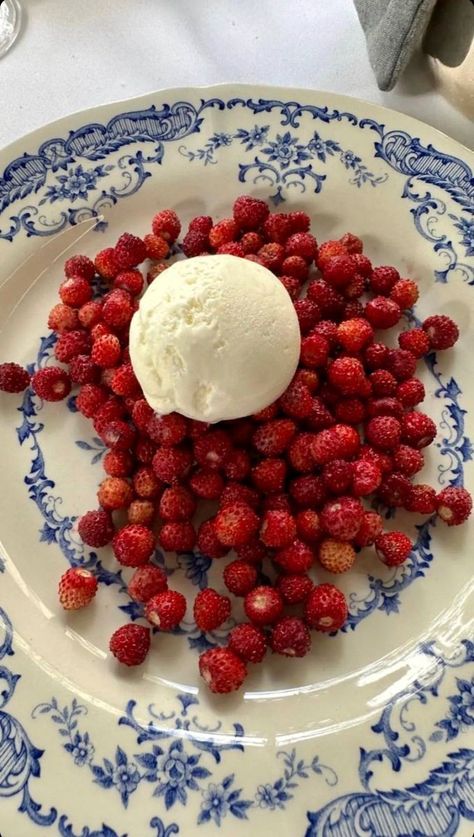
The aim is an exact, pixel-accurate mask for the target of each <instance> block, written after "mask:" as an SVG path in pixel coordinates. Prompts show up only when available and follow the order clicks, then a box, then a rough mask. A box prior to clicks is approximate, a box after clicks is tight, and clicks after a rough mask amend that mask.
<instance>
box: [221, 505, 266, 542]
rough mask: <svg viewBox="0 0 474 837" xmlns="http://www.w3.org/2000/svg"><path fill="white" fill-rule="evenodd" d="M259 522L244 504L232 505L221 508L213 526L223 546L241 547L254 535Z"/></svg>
mask: <svg viewBox="0 0 474 837" xmlns="http://www.w3.org/2000/svg"><path fill="white" fill-rule="evenodd" d="M259 524H260V521H259V518H258V517H257V515H256V514H255V512H254V511H253V510H252V509H251V508H250V506H247V505H246V504H245V503H234V504H232V505H228V506H225V507H224V508H221V509H220V510H219V512H218V513H217V515H216V518H215V521H214V526H215V531H216V535H217V537H218V539H219V540H220V542H221V543H222V544H223V545H224V546H229V547H235V546H243V545H244V544H245V543H248V541H250V540H251V539H252V537H253V536H254V535H255V534H256V532H257V529H258V527H259Z"/></svg>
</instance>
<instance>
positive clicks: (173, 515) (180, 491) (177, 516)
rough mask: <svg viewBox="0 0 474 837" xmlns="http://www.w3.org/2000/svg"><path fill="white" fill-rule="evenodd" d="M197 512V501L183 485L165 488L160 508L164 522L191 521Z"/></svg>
mask: <svg viewBox="0 0 474 837" xmlns="http://www.w3.org/2000/svg"><path fill="white" fill-rule="evenodd" d="M135 490H136V489H135ZM195 511H196V500H195V499H194V497H193V495H192V494H191V493H190V492H189V491H188V490H187V489H186V488H184V487H183V486H181V485H172V486H170V488H165V490H164V492H163V494H162V495H161V499H160V503H159V506H158V512H159V515H160V517H161V518H162V520H164V521H166V522H168V521H171V522H173V521H178V520H191V518H192V516H193V514H194V512H195Z"/></svg>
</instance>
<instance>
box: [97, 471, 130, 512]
mask: <svg viewBox="0 0 474 837" xmlns="http://www.w3.org/2000/svg"><path fill="white" fill-rule="evenodd" d="M97 498H98V500H99V503H100V505H101V506H102V507H103V508H104V509H105V510H106V511H115V510H116V509H123V508H126V506H128V504H129V503H131V501H132V499H133V491H132V488H131V486H130V484H129V483H128V482H127V480H125V479H122V478H120V477H106V478H105V480H103V481H102V482H101V484H100V485H99V490H98V492H97Z"/></svg>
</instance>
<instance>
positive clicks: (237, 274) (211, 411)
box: [130, 255, 301, 422]
mask: <svg viewBox="0 0 474 837" xmlns="http://www.w3.org/2000/svg"><path fill="white" fill-rule="evenodd" d="M300 339H301V338H300V330H299V324H298V319H297V316H296V313H295V309H294V307H293V303H292V301H291V299H290V297H289V295H288V293H287V291H286V290H285V288H284V287H283V285H282V284H281V282H279V280H278V279H277V278H276V277H275V276H274V275H273V273H271V272H270V271H269V270H267V268H265V267H263V266H262V265H259V264H256V263H255V262H252V261H249V260H247V259H240V258H237V257H236V256H228V255H216V256H196V257H195V258H192V259H184V260H183V261H178V262H175V264H173V265H171V266H170V267H169V268H167V270H165V271H164V272H163V273H161V274H160V275H159V276H158V277H157V278H156V279H155V280H154V282H153V283H152V284H151V285H150V286H149V288H148V289H147V291H146V292H145V294H144V295H143V297H142V299H141V300H140V306H139V309H138V311H137V312H136V313H135V315H134V317H133V319H132V323H131V327H130V359H131V363H132V366H133V369H134V371H135V375H136V376H137V378H138V380H139V382H140V384H141V386H142V389H143V393H144V396H145V398H146V400H147V401H148V403H149V404H150V406H151V407H153V409H154V410H155V411H156V412H157V413H160V414H161V415H165V414H167V413H171V412H174V411H176V412H178V413H182V415H184V416H187V417H188V418H193V419H198V420H200V421H206V422H217V421H221V420H224V419H234V418H240V417H242V416H247V415H250V414H251V413H254V412H257V411H258V410H261V409H263V407H266V406H268V405H269V404H271V403H272V402H273V401H275V399H277V398H278V397H279V396H280V395H281V394H282V393H283V392H284V390H285V389H286V387H287V386H288V384H289V383H290V381H291V379H292V377H293V375H294V373H295V370H296V366H297V363H298V359H299V353H300Z"/></svg>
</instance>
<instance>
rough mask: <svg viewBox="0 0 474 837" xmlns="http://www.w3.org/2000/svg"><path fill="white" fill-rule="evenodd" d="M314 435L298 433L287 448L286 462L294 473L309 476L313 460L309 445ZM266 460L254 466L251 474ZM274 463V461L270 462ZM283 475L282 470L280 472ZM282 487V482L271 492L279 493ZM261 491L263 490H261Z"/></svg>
mask: <svg viewBox="0 0 474 837" xmlns="http://www.w3.org/2000/svg"><path fill="white" fill-rule="evenodd" d="M313 438H314V435H313V434H312V433H298V434H297V435H296V436H295V438H294V439H293V441H292V442H291V444H290V447H289V448H288V453H287V456H288V461H289V463H290V465H291V467H292V468H294V469H295V471H299V473H301V474H309V473H311V471H312V470H313V468H314V459H313V455H312V453H311V445H312V442H313ZM266 461H268V460H263V462H262V463H259V464H258V465H256V466H255V467H254V469H253V472H256V471H258V470H259V469H260V468H262V466H264V463H265V462H266ZM270 461H274V460H270ZM281 473H283V470H281ZM285 473H286V468H285ZM255 484H256V486H257V488H259V487H260V486H259V484H258V482H257V481H256V482H255ZM282 487H283V482H282V483H281V486H280V488H273V489H272V491H281V489H282ZM261 490H263V489H261Z"/></svg>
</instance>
